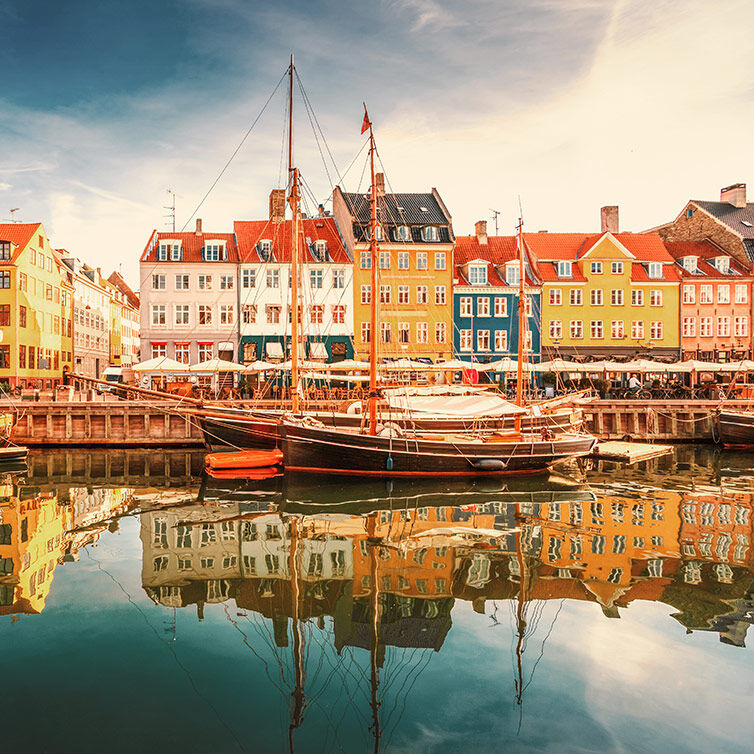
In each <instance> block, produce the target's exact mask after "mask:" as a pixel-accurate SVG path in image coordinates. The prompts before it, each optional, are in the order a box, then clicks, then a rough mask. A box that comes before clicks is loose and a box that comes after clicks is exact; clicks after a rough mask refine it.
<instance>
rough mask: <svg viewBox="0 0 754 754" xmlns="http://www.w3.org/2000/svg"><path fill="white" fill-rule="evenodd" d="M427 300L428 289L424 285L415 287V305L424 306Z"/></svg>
mask: <svg viewBox="0 0 754 754" xmlns="http://www.w3.org/2000/svg"><path fill="white" fill-rule="evenodd" d="M428 299H429V296H428V289H427V286H426V285H417V286H416V303H417V304H426V303H427V301H428Z"/></svg>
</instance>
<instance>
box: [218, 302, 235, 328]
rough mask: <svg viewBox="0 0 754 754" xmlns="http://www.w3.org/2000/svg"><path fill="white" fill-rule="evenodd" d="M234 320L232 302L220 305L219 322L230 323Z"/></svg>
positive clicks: (222, 323)
mask: <svg viewBox="0 0 754 754" xmlns="http://www.w3.org/2000/svg"><path fill="white" fill-rule="evenodd" d="M234 322H235V312H234V306H233V304H221V305H220V324H221V325H232V324H233V323H234Z"/></svg>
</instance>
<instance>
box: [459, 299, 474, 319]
mask: <svg viewBox="0 0 754 754" xmlns="http://www.w3.org/2000/svg"><path fill="white" fill-rule="evenodd" d="M458 314H459V315H460V316H461V317H470V316H471V296H461V298H460V299H458Z"/></svg>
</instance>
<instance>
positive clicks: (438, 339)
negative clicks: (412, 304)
mask: <svg viewBox="0 0 754 754" xmlns="http://www.w3.org/2000/svg"><path fill="white" fill-rule="evenodd" d="M446 338H447V327H446V325H445V323H444V322H435V343H445V342H446Z"/></svg>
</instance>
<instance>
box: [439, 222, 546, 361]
mask: <svg viewBox="0 0 754 754" xmlns="http://www.w3.org/2000/svg"><path fill="white" fill-rule="evenodd" d="M475 230H476V232H475V234H474V235H473V236H457V237H456V244H455V250H454V264H455V275H454V277H453V353H454V355H455V356H456V357H457V358H459V359H467V360H468V359H472V360H473V361H475V362H479V363H486V362H490V361H495V360H497V359H502V358H506V357H514V358H515V357H516V356H517V354H518V339H519V332H518V322H519V317H518V299H519V282H520V262H519V258H518V251H517V248H518V247H517V241H516V237H515V236H488V235H487V223H486V221H484V220H480V221H479V222H478V223H476V228H475ZM524 274H525V276H526V280H525V288H524V294H525V297H526V298H525V300H526V304H525V305H526V320H525V321H526V332H525V336H524V350H525V352H526V355H527V360H529V361H539V355H540V331H539V325H540V317H539V313H540V311H541V304H540V286H539V285H538V281H536V280H535V279H534V277H533V274H532V268H531V264H530V263H529V260H528V259H527V258H525V259H524Z"/></svg>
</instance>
